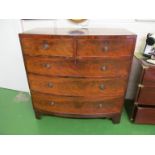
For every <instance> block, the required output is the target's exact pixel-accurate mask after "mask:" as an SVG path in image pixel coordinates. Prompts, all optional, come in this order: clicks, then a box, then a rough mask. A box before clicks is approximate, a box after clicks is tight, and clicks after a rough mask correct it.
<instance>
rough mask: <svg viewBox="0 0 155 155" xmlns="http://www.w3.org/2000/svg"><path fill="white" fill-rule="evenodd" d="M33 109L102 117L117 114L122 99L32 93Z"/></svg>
mask: <svg viewBox="0 0 155 155" xmlns="http://www.w3.org/2000/svg"><path fill="white" fill-rule="evenodd" d="M32 96H33V101H34V107H35V108H36V109H38V110H43V111H46V112H54V113H62V114H76V115H80V114H81V115H85V116H90V115H93V116H95V115H103V114H106V113H107V114H108V113H109V111H110V112H111V113H119V112H120V108H121V106H122V97H117V98H116V97H106V98H102V97H98V98H93V97H89V98H85V97H69V96H67V97H65V96H55V95H49V94H42V93H36V92H32Z"/></svg>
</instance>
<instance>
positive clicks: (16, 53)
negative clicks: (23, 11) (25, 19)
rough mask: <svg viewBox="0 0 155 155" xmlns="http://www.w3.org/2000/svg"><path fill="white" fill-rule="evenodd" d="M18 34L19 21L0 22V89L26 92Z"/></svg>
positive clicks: (19, 30)
mask: <svg viewBox="0 0 155 155" xmlns="http://www.w3.org/2000/svg"><path fill="white" fill-rule="evenodd" d="M19 32H21V23H20V20H0V87H4V88H9V89H15V90H23V91H28V84H27V79H26V74H25V69H24V64H23V59H22V53H21V48H20V44H19V39H18V33H19Z"/></svg>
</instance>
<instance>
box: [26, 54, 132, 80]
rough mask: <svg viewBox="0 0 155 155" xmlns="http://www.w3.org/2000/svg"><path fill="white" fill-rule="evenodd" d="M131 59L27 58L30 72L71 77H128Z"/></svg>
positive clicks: (27, 66)
mask: <svg viewBox="0 0 155 155" xmlns="http://www.w3.org/2000/svg"><path fill="white" fill-rule="evenodd" d="M130 61H131V60H130V58H124V59H119V58H117V59H105V58H102V59H95V58H93V59H86V60H85V59H79V60H77V61H76V62H75V60H74V59H71V58H70V59H65V58H38V57H31V56H25V64H26V68H27V71H28V72H31V73H36V74H41V75H52V76H71V77H126V76H127V75H128V71H129V67H130Z"/></svg>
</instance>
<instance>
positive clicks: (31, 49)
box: [20, 35, 74, 57]
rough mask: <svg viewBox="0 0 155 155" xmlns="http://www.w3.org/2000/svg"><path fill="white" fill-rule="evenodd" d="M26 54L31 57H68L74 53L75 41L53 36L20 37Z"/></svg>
mask: <svg viewBox="0 0 155 155" xmlns="http://www.w3.org/2000/svg"><path fill="white" fill-rule="evenodd" d="M20 37H21V43H22V49H23V52H24V54H27V55H31V56H68V57H72V56H73V53H74V48H73V39H72V38H70V37H66V38H61V37H59V38H52V37H51V36H38V35H31V36H28V37H25V36H20Z"/></svg>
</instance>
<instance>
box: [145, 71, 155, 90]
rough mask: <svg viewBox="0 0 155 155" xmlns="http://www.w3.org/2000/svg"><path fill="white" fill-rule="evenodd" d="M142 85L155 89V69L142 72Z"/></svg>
mask: <svg viewBox="0 0 155 155" xmlns="http://www.w3.org/2000/svg"><path fill="white" fill-rule="evenodd" d="M143 84H144V85H147V86H151V87H152V86H154V87H155V68H148V69H146V70H145V72H144V77H143Z"/></svg>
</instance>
